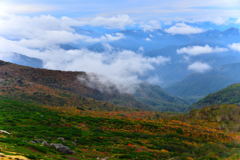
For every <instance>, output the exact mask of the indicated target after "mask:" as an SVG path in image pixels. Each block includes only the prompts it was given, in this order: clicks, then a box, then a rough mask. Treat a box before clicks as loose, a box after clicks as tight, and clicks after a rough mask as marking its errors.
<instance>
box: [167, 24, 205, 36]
mask: <svg viewBox="0 0 240 160" xmlns="http://www.w3.org/2000/svg"><path fill="white" fill-rule="evenodd" d="M165 32H167V33H170V34H197V33H202V32H205V30H204V29H202V28H198V27H193V26H190V25H187V24H185V23H177V24H176V25H174V26H172V27H170V28H168V29H165Z"/></svg>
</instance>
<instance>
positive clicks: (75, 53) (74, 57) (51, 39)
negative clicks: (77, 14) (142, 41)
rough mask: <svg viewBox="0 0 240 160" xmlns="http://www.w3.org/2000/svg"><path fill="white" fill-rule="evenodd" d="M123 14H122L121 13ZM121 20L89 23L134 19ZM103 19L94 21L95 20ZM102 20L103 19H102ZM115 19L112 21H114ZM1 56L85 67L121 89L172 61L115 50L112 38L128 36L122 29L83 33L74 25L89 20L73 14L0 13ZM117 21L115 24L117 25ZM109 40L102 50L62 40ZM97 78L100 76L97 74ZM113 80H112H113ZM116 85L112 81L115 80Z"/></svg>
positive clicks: (55, 66) (75, 68) (129, 89)
mask: <svg viewBox="0 0 240 160" xmlns="http://www.w3.org/2000/svg"><path fill="white" fill-rule="evenodd" d="M117 18H119V17H117ZM120 18H123V19H125V20H124V23H118V24H116V23H117V21H118V20H117V19H116V17H113V18H110V19H102V18H99V17H97V18H94V19H93V20H92V21H89V25H103V26H106V27H115V25H117V27H119V28H122V27H123V26H125V25H126V24H127V23H129V22H130V21H129V20H128V17H125V16H123V17H122V16H120ZM95 21H96V22H97V21H98V22H99V23H96V24H94V23H93V22H95ZM100 22H101V23H100ZM110 22H111V23H110ZM0 23H1V24H3V25H0V59H3V60H14V54H15V53H18V54H22V55H25V56H28V57H33V58H38V59H41V60H42V61H43V64H44V68H47V69H57V70H65V71H85V72H88V73H94V74H96V75H99V77H105V78H101V80H102V82H104V83H108V84H111V83H113V84H114V85H116V87H117V88H118V89H119V90H120V91H124V92H133V86H134V85H136V84H138V83H141V82H142V81H141V77H143V76H145V75H146V73H147V72H149V71H151V70H154V69H155V67H157V66H158V65H161V64H165V63H167V62H169V61H170V59H169V58H167V57H162V56H158V57H145V56H143V55H142V54H140V53H135V52H133V51H128V50H118V51H116V50H114V49H112V48H111V46H109V45H108V42H110V41H117V40H120V39H122V38H124V35H123V34H121V33H114V34H104V35H102V36H99V37H92V36H90V35H82V34H79V33H78V32H76V30H75V29H74V27H78V26H82V25H83V24H85V23H86V22H85V21H84V22H82V21H81V20H77V19H71V18H67V17H64V18H55V17H52V16H39V17H28V16H16V15H7V16H2V17H0ZM113 25H114V26H113ZM96 42H101V43H106V46H109V47H108V50H107V51H105V52H102V53H99V52H93V51H90V50H88V49H86V48H79V49H70V50H65V49H63V48H61V45H62V44H78V43H88V44H89V43H96ZM95 79H96V78H95ZM109 82H111V83H109ZM111 85H112V84H111Z"/></svg>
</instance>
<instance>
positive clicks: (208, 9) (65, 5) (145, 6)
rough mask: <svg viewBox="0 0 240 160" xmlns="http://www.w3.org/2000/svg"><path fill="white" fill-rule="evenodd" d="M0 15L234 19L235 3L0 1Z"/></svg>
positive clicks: (239, 4)
mask: <svg viewBox="0 0 240 160" xmlns="http://www.w3.org/2000/svg"><path fill="white" fill-rule="evenodd" d="M0 5H1V6H0V9H1V10H2V12H3V11H4V10H5V11H6V10H7V11H8V12H13V13H18V14H20V13H21V14H51V15H54V16H69V17H82V18H86V17H94V16H112V15H120V14H121V15H122V14H127V15H129V16H130V17H132V18H134V19H138V20H139V19H141V20H150V19H163V20H165V21H166V20H175V19H176V20H178V19H193V20H199V19H212V20H219V19H220V18H230V17H231V18H238V15H240V1H239V0H201V1H199V0H167V1H166V0H120V1H114V0H51V1H49V0H41V1H39V0H0Z"/></svg>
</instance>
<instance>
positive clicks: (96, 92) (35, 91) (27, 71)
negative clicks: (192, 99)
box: [0, 61, 187, 112]
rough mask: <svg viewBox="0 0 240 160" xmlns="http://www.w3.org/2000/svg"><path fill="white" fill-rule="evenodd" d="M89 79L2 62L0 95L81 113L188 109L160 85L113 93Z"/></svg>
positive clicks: (112, 89)
mask: <svg viewBox="0 0 240 160" xmlns="http://www.w3.org/2000/svg"><path fill="white" fill-rule="evenodd" d="M88 76H89V75H88V74H87V73H84V72H64V71H53V70H45V69H36V68H30V67H25V66H19V65H15V64H11V63H6V62H3V61H0V77H1V78H0V95H5V96H9V97H14V98H18V99H20V100H21V99H22V100H28V101H32V102H37V103H41V104H44V105H55V106H58V105H61V106H64V105H68V106H78V107H79V108H81V109H82V110H89V109H94V110H98V109H100V110H101V109H105V110H116V109H123V107H117V106H125V109H128V108H132V109H133V108H134V109H143V110H157V111H172V112H178V111H185V108H186V107H187V104H186V103H185V102H184V101H183V100H181V99H179V98H176V97H172V96H170V95H168V94H166V93H165V92H164V91H163V90H162V89H161V88H160V87H158V86H152V85H140V86H139V88H138V91H137V92H136V94H135V95H130V94H123V93H120V92H119V91H118V90H117V89H116V88H115V87H114V86H113V87H112V88H111V89H110V90H109V89H108V90H101V89H98V88H92V87H89V85H88V84H86V81H89V79H90V78H89V77H88ZM82 79H84V81H82ZM98 85H101V84H98ZM106 102H107V103H106ZM112 104H113V105H112ZM111 108H112V109H111Z"/></svg>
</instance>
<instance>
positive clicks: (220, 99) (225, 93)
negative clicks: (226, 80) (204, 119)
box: [192, 84, 240, 108]
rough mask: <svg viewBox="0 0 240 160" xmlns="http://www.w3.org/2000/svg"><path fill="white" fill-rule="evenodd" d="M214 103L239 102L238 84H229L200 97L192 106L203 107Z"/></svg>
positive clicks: (239, 90)
mask: <svg viewBox="0 0 240 160" xmlns="http://www.w3.org/2000/svg"><path fill="white" fill-rule="evenodd" d="M216 104H240V84H234V85H231V86H229V87H227V88H225V89H223V90H220V91H218V92H216V93H213V94H210V95H208V96H207V97H205V98H203V99H201V100H200V101H198V102H197V103H195V104H193V105H192V107H197V108H199V107H203V106H210V105H216Z"/></svg>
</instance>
